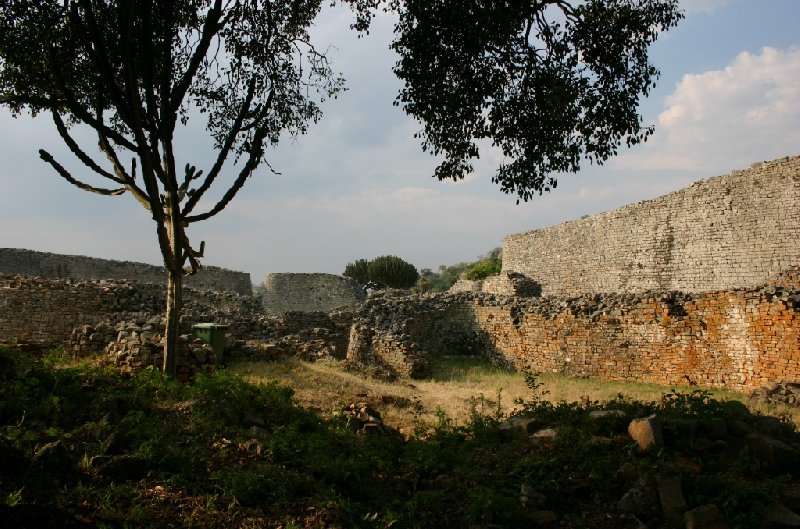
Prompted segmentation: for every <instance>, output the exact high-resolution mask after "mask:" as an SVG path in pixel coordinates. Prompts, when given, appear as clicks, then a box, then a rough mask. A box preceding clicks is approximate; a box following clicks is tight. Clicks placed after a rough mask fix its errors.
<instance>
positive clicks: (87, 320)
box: [0, 274, 164, 343]
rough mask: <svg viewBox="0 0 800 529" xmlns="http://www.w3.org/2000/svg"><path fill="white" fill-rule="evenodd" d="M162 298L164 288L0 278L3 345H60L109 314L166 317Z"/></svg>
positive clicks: (125, 283)
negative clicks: (16, 342)
mask: <svg viewBox="0 0 800 529" xmlns="http://www.w3.org/2000/svg"><path fill="white" fill-rule="evenodd" d="M163 296H164V294H163V287H158V286H156V285H137V284H136V283H135V282H132V281H122V280H80V281H78V280H64V279H49V278H42V277H24V276H11V275H7V274H0V341H5V342H8V341H12V340H35V341H43V342H48V343H61V342H64V341H66V340H67V339H68V338H69V337H70V335H71V333H72V330H73V329H74V328H75V327H78V326H81V325H93V324H96V323H98V322H100V321H102V320H103V319H104V318H106V317H107V316H108V315H109V314H120V313H125V312H150V311H154V312H155V311H161V312H163V310H164V308H163V306H164V302H163V299H164V298H163Z"/></svg>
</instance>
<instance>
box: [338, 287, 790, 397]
mask: <svg viewBox="0 0 800 529" xmlns="http://www.w3.org/2000/svg"><path fill="white" fill-rule="evenodd" d="M436 354H448V355H453V354H479V355H483V356H485V357H487V358H488V359H489V360H491V361H492V362H494V363H496V364H499V365H505V366H508V367H513V368H516V369H520V370H522V369H525V370H530V371H533V372H558V373H564V374H568V375H574V376H586V377H597V378H603V379H608V380H620V381H630V382H633V381H636V382H650V383H656V384H663V385H700V386H705V387H724V388H731V389H737V390H745V391H747V390H753V389H756V388H759V387H761V386H763V385H765V384H766V383H767V382H769V381H784V380H787V381H797V380H800V290H797V289H787V288H784V287H781V286H770V287H763V288H757V289H737V290H724V291H717V292H707V293H703V294H699V295H695V294H686V293H677V292H660V293H658V292H648V293H644V294H610V295H600V294H595V295H584V296H580V297H576V298H568V299H564V298H552V297H546V298H527V299H526V298H512V297H505V296H493V295H487V294H484V293H459V294H451V295H445V296H425V297H418V298H408V299H405V300H394V301H393V300H388V299H386V300H371V301H370V302H368V303H366V304H364V306H363V307H362V309H361V311H360V312H359V313H358V314H357V315H356V319H355V321H354V324H353V327H352V330H351V334H350V344H349V349H348V358H349V359H350V360H351V361H353V362H357V363H364V364H373V363H377V364H380V365H383V366H385V367H386V368H387V369H389V370H390V371H393V372H395V373H397V374H400V375H404V376H421V375H424V372H425V368H426V362H427V360H426V359H427V358H429V357H430V356H431V355H436Z"/></svg>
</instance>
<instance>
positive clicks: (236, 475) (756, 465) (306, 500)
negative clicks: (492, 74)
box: [0, 350, 798, 529]
mask: <svg viewBox="0 0 800 529" xmlns="http://www.w3.org/2000/svg"><path fill="white" fill-rule="evenodd" d="M445 360H446V362H444V363H442V364H440V365H439V366H437V367H436V368H435V369H436V371H435V372H438V373H439V374H438V375H436V376H437V377H439V378H438V379H434V380H431V381H414V382H413V384H412V385H416V384H420V386H419V387H416V386H415V387H416V389H415V388H411V387H408V386H409V383H408V382H399V383H396V384H395V385H394V386H391V387H385V386H363V385H359V383H362V384H368V383H369V381H364V380H363V379H362V378H361V377H360V376H359V375H357V374H353V373H346V372H342V371H341V370H340V368H339V367H337V366H336V365H326V364H313V365H305V364H302V363H296V362H292V363H286V364H283V365H282V366H280V369H282V376H286V377H289V376H293V377H297V378H302V377H303V376H306V377H309V378H310V381H306V383H307V384H309V385H316V386H317V389H318V391H319V392H320V393H322V394H324V395H325V398H326V399H328V402H327V404H326V405H322V404H321V403H318V404H319V407H321V408H323V410H321V411H320V410H317V411H312V410H308V409H305V408H303V407H301V406H298V405H297V400H296V395H297V394H299V393H300V392H301V391H303V392H305V391H309V390H308V389H307V388H305V389H298V391H297V393H295V392H294V389H295V388H292V389H290V388H288V387H286V385H284V384H278V383H275V382H271V381H267V380H265V379H264V377H263V376H261V375H260V374H259V373H262V374H263V372H264V371H265V368H264V366H259V365H240V366H238V367H237V370H238V371H239V372H242V373H245V374H243V375H238V374H236V373H231V372H227V371H218V372H213V373H210V374H198V375H197V376H196V378H195V379H194V381H193V382H192V383H187V384H183V383H178V382H176V381H173V380H170V379H168V378H166V377H164V376H162V375H161V374H160V373H159V372H158V371H154V370H145V371H141V372H138V373H136V374H134V375H123V374H120V373H118V372H115V371H107V370H102V369H98V368H95V367H93V366H91V365H88V364H79V365H70V364H69V362H67V359H65V358H64V356H63V354H62V353H60V352H58V351H56V352H53V353H49V354H48V355H45V357H43V358H41V359H36V358H32V357H30V356H26V355H23V354H20V353H17V352H13V351H10V350H0V366H2V365H6V366H8V365H11V366H12V367H13V369H11V370H9V369H8V368H5V369H4V370H2V372H0V516H2V519H3V521H4V523H7V524H9V526H18V527H26V526H33V525H37V526H45V527H46V526H48V524H49V526H52V527H68V526H80V527H142V526H147V527H283V528H284V529H287V528H289V527H303V528H313V527H316V528H323V527H328V528H344V527H348V528H349V527H358V528H388V527H393V528H406V527H407V528H427V527H487V528H489V527H504V528H505V527H508V528H516V527H520V528H522V527H531V526H532V519H531V508H530V507H525V506H523V505H522V503H521V501H520V491H521V490H522V488H523V487H530V488H534V489H535V490H536V491H537V492H538V493H540V494H542V495H543V496H544V498H545V500H544V501H545V503H544V504H543V505H542V506H541V507H537V509H546V510H552V511H554V512H556V513H557V515H558V517H559V520H560V521H559V523H560V524H561V525H560V527H575V528H577V527H596V528H619V527H628V526H629V525H626V524H628V521H629V518H626V515H624V514H622V513H620V512H617V511H616V510H615V508H614V506H615V505H616V502H617V501H618V500H619V499H620V498H621V497H622V496H623V495H624V494H625V492H626V491H627V490H628V488H629V487H630V486H631V484H630V481H629V476H630V475H640V476H655V475H658V474H661V473H676V474H678V475H680V477H681V480H682V483H683V486H684V492H685V495H686V499H687V502H688V503H689V506H690V507H695V506H698V505H702V504H705V503H715V504H717V505H718V506H719V507H720V509H722V510H723V512H724V513H725V515H726V517H727V518H728V520H729V521H730V523H731V526H732V527H741V528H745V527H752V526H753V524H754V523H755V522H754V520H753V514H752V513H753V512H755V505H756V502H762V503H764V502H767V501H771V500H772V499H773V498H777V497H778V494H779V492H780V491H781V489H782V488H785V487H786V486H787V483H788V482H789V480H796V479H797V475H794V476H787V475H782V474H781V470H782V469H777V470H776V469H770V468H767V467H766V466H765V464H764V463H763V461H760V460H758V459H757V458H754V456H753V454H751V453H749V451H748V449H747V448H746V446H745V445H744V444H743V442H742V439H740V438H737V437H729V438H726V444H725V446H722V445H714V446H715V447H713V449H704V451H699V452H698V451H696V448H697V447H696V446H689V445H686V444H685V443H684V442H683V441H681V440H679V439H677V438H670V439H671V440H670V441H669V443H668V444H667V445H666V446H665V447H664V449H662V450H660V451H658V452H653V453H648V454H637V452H636V451H635V449H634V445H633V443H632V441H631V440H630V439H629V438H628V437H627V435H626V434H625V429H626V426H627V422H628V420H629V419H621V418H618V417H617V418H615V417H611V418H607V419H604V420H600V421H598V420H592V419H590V418H589V417H588V413H587V412H588V411H590V410H594V409H603V408H607V407H612V408H615V409H622V410H625V411H626V412H627V413H628V417H636V416H644V415H649V414H651V413H657V414H659V415H661V416H662V417H664V418H665V420H669V421H679V422H680V421H684V422H681V423H680V424H684V423H685V421H687V420H698V421H700V420H706V419H708V418H712V417H721V418H724V419H726V420H732V419H733V418H734V417H739V418H740V419H742V420H745V421H746V422H747V424H752V425H753V427H755V425H756V424H757V423H758V420H759V417H758V416H756V415H751V414H748V413H747V412H744V413H745V415H742V413H743V412H742V409H741V407H735V406H730V405H727V404H725V403H724V402H720V401H718V400H716V399H713V398H712V397H711V395H710V394H709V393H707V392H705V391H694V392H688V391H687V392H673V393H669V394H667V395H666V396H664V397H662V396H659V398H658V399H655V400H652V401H642V400H637V399H634V398H630V397H626V398H615V399H612V400H609V401H607V402H603V403H601V402H599V401H592V402H566V401H549V400H547V399H545V398H543V397H544V396H545V395H546V394H544V393H543V390H545V389H546V388H547V386H549V385H552V384H553V381H552V380H548V377H545V376H541V377H532V378H531V377H529V378H528V380H527V381H525V380H522V382H521V383H522V384H523V385H525V384H526V383H527V386H528V387H527V391H528V393H527V399H523V400H522V401H521V402H520V403H519V404H518V406H517V407H518V409H520V410H523V411H524V412H525V413H526V414H527V415H528V416H530V417H533V418H534V419H535V420H536V421H537V425H538V426H537V427H541V428H547V427H553V428H556V429H557V431H558V434H557V435H556V436H555V437H554V438H552V439H546V440H539V441H537V440H534V439H531V438H529V437H528V436H527V435H522V434H520V433H518V432H515V431H512V430H505V429H501V428H500V424H501V423H502V421H503V420H505V418H506V415H507V412H506V411H505V408H502V407H501V406H493V405H492V404H498V402H499V400H500V399H496V400H497V401H498V402H495V401H493V400H492V399H483V400H480V399H477V400H476V399H472V401H471V402H472V405H471V406H469V411H468V412H467V413H466V414H465V416H464V417H463V418H461V419H459V420H455V419H454V418H453V416H451V415H450V414H448V413H447V412H445V411H442V410H441V409H440V411H438V412H433V414H432V415H433V419H432V423H431V424H430V425H429V426H430V427H429V428H423V429H418V430H417V432H418V433H417V435H413V434H408V435H407V436H406V438H404V437H403V436H402V435H394V434H385V435H383V434H380V435H374V436H373V435H357V434H355V433H353V432H352V431H351V430H349V429H348V428H347V427H346V425H345V424H344V423H343V422H340V421H339V420H337V419H336V418H332V417H331V418H329V417H328V414H327V413H325V412H324V411H325V410H330V409H333V408H336V406H337V405H336V404H335V403H332V402H330V399H332V398H333V397H332V395H334V394H335V392H336V391H339V392H340V394H341V396H340V397H339V398H340V399H341V401H342V402H347V401H348V400H350V398H351V397H358V396H359V395H361V394H363V391H364V389H365V387H366V388H368V389H369V391H371V392H373V393H372V394H370V395H369V396H370V397H377V396H378V395H379V394H380V395H385V394H386V392H390V391H397V392H399V391H400V390H401V389H402V388H405V389H408V390H409V391H420V390H421V389H422V385H423V384H429V385H430V388H432V389H431V391H432V392H433V391H434V390H438V391H443V390H441V389H440V387H443V386H447V385H448V384H450V385H454V386H455V387H457V388H472V387H475V386H474V384H480V383H483V382H487V381H488V383H489V384H496V383H498V382H503V381H505V380H506V377H512V376H515V377H516V378H515V380H516V381H517V382H516V383H519V379H520V377H519V375H511V374H509V373H505V372H502V371H499V370H496V369H494V368H491V367H487V366H485V365H482V364H478V363H475V361H474V359H455V360H453V359H445ZM309 366H311V367H309ZM272 367H273V368H274V369H275V370H276V372H277V370H278V367H279V366H272ZM337 370H338V371H337ZM337 372H339V373H340V375H338V376H337V377H336V378H334V376H333V374H334V373H337ZM509 380H510V378H509ZM255 381H258V382H259V383H257V384H255V383H253V382H255ZM323 381H326V382H325V383H324V384H323ZM542 383H544V386H540V384H542ZM437 388H439V389H437ZM351 392H353V393H351ZM432 394H433V393H432ZM487 394H489V391H488V390H487ZM398 396H399V395H398ZM368 400H369V399H368ZM466 400H469V399H466ZM490 401H491V402H490ZM503 401H504V400H503ZM393 402H394V401H393ZM378 406H379V409H380V411H382V412H384V411H385V410H386V408H388V407H390V405H389V404H386V405H382V407H380V406H381V405H378ZM410 408H411V409H412V410H413V409H416V410H417V413H419V408H418V407H417V408H415V407H414V406H411V407H410ZM384 416H386V414H384ZM426 424H427V423H426ZM423 432H424V435H423V434H422V433H423ZM771 435H776V436H780V438H781V439H784V440H785V441H786V442H790V443H797V442H798V436H797V433H796V432H794V430H793V428H792V427H791V426H790V425H789V424H788V423H786V422H783V423H780V424H779V428H778V430H776V431H775V432H773V433H772V434H771ZM598 439H599V441H598ZM621 469H626V470H625V471H624V472H622V471H621ZM660 516H661V515H660V513H658V512H650V513H645V514H642V515H641V516H640V518H641V519H642V521H644V522H645V523H646V524H647V525H648V526H652V527H658V526H659V524H661V523H662V521H663V520H662V519H661V517H660Z"/></svg>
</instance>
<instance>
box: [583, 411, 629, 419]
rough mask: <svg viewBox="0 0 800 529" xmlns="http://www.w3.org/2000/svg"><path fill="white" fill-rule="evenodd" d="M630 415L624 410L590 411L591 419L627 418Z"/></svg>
mask: <svg viewBox="0 0 800 529" xmlns="http://www.w3.org/2000/svg"><path fill="white" fill-rule="evenodd" d="M627 416H628V414H627V413H625V412H624V411H622V410H593V411H590V412H589V418H590V419H607V418H619V419H625V418H626V417H627Z"/></svg>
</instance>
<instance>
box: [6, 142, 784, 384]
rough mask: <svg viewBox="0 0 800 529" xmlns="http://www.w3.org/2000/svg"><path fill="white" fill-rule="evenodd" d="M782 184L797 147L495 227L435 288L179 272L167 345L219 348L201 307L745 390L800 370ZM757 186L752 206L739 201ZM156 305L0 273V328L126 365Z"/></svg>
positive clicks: (263, 334) (518, 361)
mask: <svg viewBox="0 0 800 529" xmlns="http://www.w3.org/2000/svg"><path fill="white" fill-rule="evenodd" d="M798 197H800V158H797V157H794V158H784V159H781V160H776V161H774V162H769V163H764V164H758V165H756V166H754V167H753V168H751V169H749V170H747V171H736V172H734V173H732V174H731V175H728V176H725V177H717V178H716V179H711V180H708V181H705V182H701V183H700V184H696V185H694V186H692V187H691V188H688V189H687V190H684V191H679V192H677V193H673V194H671V195H667V196H665V197H661V198H659V199H655V200H654V201H646V202H643V203H639V204H633V205H630V206H625V207H624V208H620V210H614V211H612V212H608V213H604V214H601V215H598V216H596V217H590V218H588V219H584V220H582V221H575V223H567V224H566V225H560V226H556V227H553V228H547V229H544V230H536V231H535V232H529V233H527V234H520V235H512V236H509V237H507V238H506V243H505V245H504V271H503V273H501V274H500V275H498V276H495V277H493V278H489V279H487V280H484V281H483V282H481V283H469V284H468V283H460V284H457V285H456V286H455V287H454V289H453V290H452V291H451V292H449V293H446V294H424V295H397V294H396V293H395V294H390V293H384V292H378V293H376V294H373V295H371V296H370V297H369V298H366V299H365V295H364V293H363V291H362V290H360V289H359V288H358V287H357V286H355V285H353V284H352V283H349V281H348V280H345V279H344V278H340V277H337V276H330V275H327V274H275V275H271V276H268V278H267V281H265V288H264V295H263V298H262V299H258V298H255V297H253V296H248V295H241V294H237V293H234V292H209V291H202V290H193V289H191V288H187V289H186V294H185V296H184V297H185V307H184V311H183V313H182V325H183V332H184V340H183V346H182V348H181V355H182V358H181V362H182V364H183V365H185V366H188V367H186V369H190V368H191V366H197V365H207V364H213V363H216V362H217V361H219V359H218V358H216V357H215V355H214V354H213V351H211V350H210V348H208V347H207V346H204V345H203V344H201V343H198V342H197V341H195V340H193V339H192V338H191V326H192V324H194V323H201V322H216V323H224V324H227V325H228V326H229V330H228V344H227V347H226V351H225V353H224V355H225V358H251V359H264V360H270V359H276V358H281V357H285V356H297V357H301V358H305V359H309V360H313V359H316V358H320V357H332V358H336V359H340V360H346V361H347V362H349V363H350V364H353V365H358V366H362V367H363V366H367V367H369V368H370V369H372V370H377V371H379V372H382V373H384V374H387V375H390V376H408V377H421V376H425V374H426V371H427V369H428V359H429V358H430V357H431V356H432V355H437V354H448V355H452V354H469V355H481V356H483V357H485V358H487V359H488V360H489V361H491V362H493V363H495V364H498V365H503V366H507V367H510V368H514V369H526V370H531V371H535V372H543V371H548V372H561V373H565V374H569V375H575V376H585V377H601V378H606V379H612V380H621V381H638V382H652V383H658V384H664V385H681V384H683V385H700V386H708V387H725V388H731V389H737V390H745V391H747V390H754V389H756V388H761V387H765V386H767V385H768V384H771V383H773V384H774V383H780V384H784V385H782V386H780V388H781V389H780V391H772V392H771V393H770V396H772V395H776V394H778V393H782V392H784V391H788V389H787V388H794V386H791V385H786V384H792V383H794V382H797V381H800V267H799V266H798V265H800V254H799V253H798V252H800V245H798V244H797V240H798V238H800V224H798V222H799V221H798V217H797V215H796V212H797V210H798V205H800V201H798ZM767 199H768V201H769V204H770V206H769V208H766V209H756V210H753V208H761V206H763V205H764V204H765V203H766V202H765V201H767ZM642 216H646V217H647V219H649V220H647V219H644V220H643V219H642V218H640V217H642ZM651 217H652V218H651ZM665 219H666V220H665ZM747 219H752V221H753V225H752V228H751V229H749V231H748V228H747V222H746V221H747ZM679 221H680V222H679ZM624 225H627V228H626V229H627V231H626V232H625V233H627V236H622V232H623V231H624V230H623V228H622V226H624ZM581 226H584V227H585V228H586V230H585V233H584V232H582V231H581V229H579V228H580V227H581ZM642 226H645V227H647V228H646V229H645V228H642ZM712 226H713V227H714V229H712ZM642 229H645V231H646V232H647V233H645V232H641V233H640V231H641V230H642ZM648 230H649V231H648ZM693 230H694V231H696V233H697V234H701V235H702V236H703V237H705V238H706V239H707V241H706V246H705V249H703V248H704V247H703V246H702V244H701V241H700V239H698V237H699V235H696V234H692V232H693ZM754 230H755V232H754ZM587 234H592V235H591V236H592V237H593V239H592V241H594V242H593V244H588V243H587V242H586V240H584V239H585V238H586V237H588V236H589V235H587ZM603 234H605V235H603ZM637 240H638V241H639V242H640V246H636V245H635V244H634V243H635V242H636V241H637ZM564 241H571V242H569V243H568V246H563V244H562V242H564ZM559 245H561V246H559ZM570 245H577V246H576V247H575V248H574V251H572V252H567V250H569V249H570V248H571V247H572V246H570ZM548 252H549V253H548ZM640 265H641V266H640ZM511 267H514V268H511ZM518 268H520V269H522V270H519V269H518ZM545 272H546V273H545ZM744 278H747V279H746V280H745V279H744ZM691 281H694V283H691V284H690V282H691ZM676 287H680V288H676ZM265 301H266V303H265ZM163 306H164V302H163V291H162V288H161V287H160V286H159V285H152V284H147V283H138V282H136V281H126V280H88V279H87V280H75V279H52V278H51V279H47V278H42V277H30V276H21V275H11V274H0V340H1V341H6V342H13V343H15V344H17V345H18V346H25V345H26V344H29V345H30V344H33V345H35V344H37V343H39V344H57V343H65V344H67V347H69V348H70V350H71V351H73V353H74V354H76V355H79V356H86V355H93V356H94V355H105V356H106V357H107V358H109V359H110V360H111V361H113V362H115V363H116V364H118V365H121V366H123V367H125V368H129V369H133V368H137V367H140V366H144V365H150V364H157V363H158V361H159V354H160V341H161V338H162V334H163V332H162V328H161V327H160V325H161V323H160V316H161V314H162V313H163ZM767 387H771V386H767ZM792 391H794V390H792Z"/></svg>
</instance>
